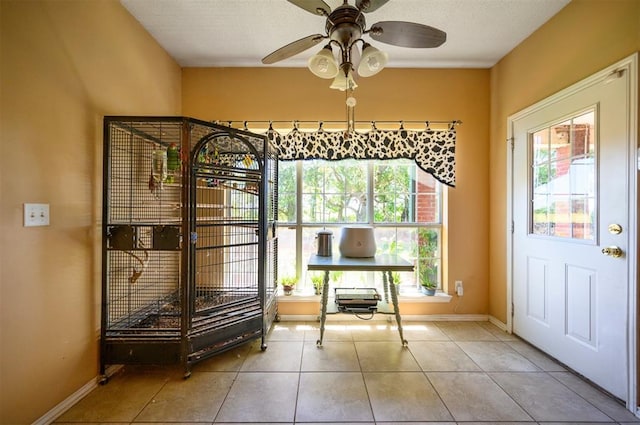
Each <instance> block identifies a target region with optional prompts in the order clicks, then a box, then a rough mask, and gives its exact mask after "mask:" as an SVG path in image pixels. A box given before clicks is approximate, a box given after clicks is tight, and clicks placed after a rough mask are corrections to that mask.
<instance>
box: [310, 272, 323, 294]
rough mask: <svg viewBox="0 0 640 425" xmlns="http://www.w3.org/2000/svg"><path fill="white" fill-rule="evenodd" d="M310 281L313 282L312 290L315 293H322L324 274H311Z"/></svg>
mask: <svg viewBox="0 0 640 425" xmlns="http://www.w3.org/2000/svg"><path fill="white" fill-rule="evenodd" d="M311 283H313V290H314V293H315V294H316V295H321V294H322V285H323V284H324V274H321V275H318V274H316V275H313V276H311Z"/></svg>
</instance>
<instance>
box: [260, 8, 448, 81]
mask: <svg viewBox="0 0 640 425" xmlns="http://www.w3.org/2000/svg"><path fill="white" fill-rule="evenodd" d="M288 1H289V2H290V3H293V4H294V5H296V6H298V7H300V8H302V9H304V10H306V11H307V12H310V13H313V14H314V15H320V16H324V17H325V18H326V25H325V30H326V34H324V35H323V34H313V35H309V36H307V37H304V38H301V39H299V40H296V41H294V42H292V43H289V44H287V45H286V46H283V47H281V48H279V49H278V50H276V51H274V52H273V53H270V54H269V55H267V56H265V57H264V58H263V59H262V63H263V64H265V65H269V64H273V63H276V62H279V61H281V60H284V59H287V58H290V57H291V56H294V55H297V54H298V53H301V52H303V51H305V50H307V49H309V48H311V47H313V46H315V45H316V44H318V43H320V42H321V41H322V40H325V39H329V42H328V43H327V44H326V45H325V46H324V47H323V48H322V50H320V52H318V53H317V54H316V55H314V56H312V57H311V58H310V59H309V61H308V66H309V69H310V70H311V72H313V73H314V74H315V75H317V76H318V77H320V78H327V79H330V78H333V79H334V81H333V83H332V84H331V88H334V89H339V90H343V91H344V90H353V89H354V88H356V87H357V85H356V82H355V79H354V73H357V74H358V75H360V76H362V77H369V76H372V75H375V74H377V73H378V72H380V71H381V70H382V69H383V68H384V66H385V65H386V64H387V60H388V55H387V54H386V53H385V52H382V51H380V50H378V49H376V48H375V47H373V46H372V45H371V44H369V43H367V42H366V41H364V40H363V39H362V36H363V35H365V34H368V35H369V36H370V37H371V38H372V39H374V40H376V41H379V42H381V43H386V44H391V45H394V46H400V47H414V48H431V47H438V46H440V45H441V44H442V43H444V42H445V41H446V39H447V34H446V33H445V32H444V31H441V30H439V29H437V28H433V27H430V26H428V25H423V24H418V23H413V22H403V21H381V22H376V23H375V24H373V25H371V27H370V28H369V29H367V25H366V21H365V16H364V14H365V13H369V12H373V11H375V10H378V9H379V8H380V7H381V6H384V4H385V3H387V2H388V1H389V0H356V1H355V6H352V5H350V4H349V2H348V0H344V2H343V4H342V5H340V6H338V7H336V8H335V9H334V10H331V7H329V5H327V3H325V2H324V0H288ZM357 42H362V53H361V52H360V50H358V48H357V46H356V43H357ZM333 45H335V46H337V47H338V50H339V55H338V58H339V62H338V61H336V60H335V57H334V55H333V48H332V46H333Z"/></svg>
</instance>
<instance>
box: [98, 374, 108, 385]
mask: <svg viewBox="0 0 640 425" xmlns="http://www.w3.org/2000/svg"><path fill="white" fill-rule="evenodd" d="M108 382H109V377H108V376H107V375H102V376H101V377H100V379H99V380H98V384H99V385H107V383H108Z"/></svg>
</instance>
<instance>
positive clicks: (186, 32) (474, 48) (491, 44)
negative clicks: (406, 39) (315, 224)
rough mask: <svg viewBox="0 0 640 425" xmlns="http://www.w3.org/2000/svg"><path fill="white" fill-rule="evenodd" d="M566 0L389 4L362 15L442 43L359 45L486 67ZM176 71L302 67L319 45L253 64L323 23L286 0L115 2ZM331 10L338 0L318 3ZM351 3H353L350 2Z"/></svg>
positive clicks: (406, 58)
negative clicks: (417, 27)
mask: <svg viewBox="0 0 640 425" xmlns="http://www.w3.org/2000/svg"><path fill="white" fill-rule="evenodd" d="M569 1H570V0H390V1H389V2H388V3H387V4H385V5H384V6H382V7H380V9H378V10H376V11H374V12H371V13H368V14H366V20H367V28H369V27H370V26H371V24H373V23H375V22H378V21H409V22H417V23H421V24H425V25H429V26H432V27H436V28H438V29H440V30H443V31H445V32H446V33H447V41H446V42H445V44H443V45H442V46H440V47H438V48H435V49H411V48H402V47H394V46H390V45H387V44H382V43H379V42H372V40H371V39H370V38H369V37H368V36H365V37H364V38H365V39H366V41H369V42H371V44H373V45H374V46H375V47H377V48H379V49H381V50H384V51H386V52H387V53H388V54H389V63H388V65H387V67H395V68H488V67H491V66H493V65H494V64H495V63H496V62H497V61H499V60H500V59H501V58H502V57H503V56H504V55H506V54H507V53H509V51H511V49H513V48H514V47H515V46H517V45H518V44H519V43H520V42H521V41H523V40H524V39H525V38H527V37H528V36H529V35H530V34H531V33H533V32H534V31H535V30H536V29H537V28H539V27H540V26H541V25H542V24H544V23H545V22H546V21H547V20H549V18H551V17H552V16H553V15H555V14H556V13H557V12H558V11H559V10H560V9H562V8H563V7H564V6H566V5H567V4H568V3H569ZM121 2H122V4H123V5H124V6H125V7H126V8H127V10H129V12H130V13H131V14H132V15H133V16H134V17H135V18H136V19H137V20H138V21H139V22H140V23H141V24H142V26H143V27H145V28H146V29H147V30H148V31H149V33H150V34H151V35H152V36H153V37H154V38H155V39H156V40H157V41H158V43H160V45H161V46H162V47H163V48H164V49H165V50H166V51H167V52H168V53H169V54H170V55H171V56H172V57H173V58H174V59H175V60H176V61H177V62H178V63H179V64H180V65H181V66H183V67H262V66H270V67H273V66H285V67H304V66H306V63H307V59H308V58H309V57H310V56H312V55H313V54H314V53H316V51H318V50H320V48H321V47H322V44H319V45H317V46H314V47H312V48H310V49H309V50H307V51H305V52H303V53H299V54H298V55H296V56H294V57H292V58H289V59H287V60H284V61H282V62H278V63H277V64H274V65H262V63H261V62H260V60H261V59H262V58H263V57H264V56H266V55H268V54H269V53H271V52H273V51H274V50H276V49H278V48H280V47H282V46H284V45H286V44H288V43H290V42H292V41H294V40H298V39H300V38H302V37H305V36H308V35H311V34H318V33H320V34H324V33H325V30H324V27H325V18H324V17H321V16H314V15H312V14H310V13H308V12H306V11H305V10H303V9H301V8H299V7H297V6H295V5H293V4H291V3H289V2H288V1H286V0H121ZM325 2H326V3H327V4H329V6H331V7H332V8H335V7H337V6H339V5H340V4H341V3H342V0H325ZM350 3H351V4H353V3H354V0H350Z"/></svg>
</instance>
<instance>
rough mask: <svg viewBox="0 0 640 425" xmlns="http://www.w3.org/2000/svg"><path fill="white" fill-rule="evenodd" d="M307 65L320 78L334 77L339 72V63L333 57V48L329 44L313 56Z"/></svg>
mask: <svg viewBox="0 0 640 425" xmlns="http://www.w3.org/2000/svg"><path fill="white" fill-rule="evenodd" d="M307 65H308V67H309V70H310V71H311V72H313V74H314V75H315V76H317V77H320V78H327V79H329V78H334V77H335V76H336V75H338V73H339V69H338V64H337V63H336V60H335V58H334V57H333V50H332V49H331V46H330V45H329V44H327V45H326V46H324V47H323V48H322V50H320V51H319V52H318V53H316V54H315V55H313V56H311V57H310V58H309V61H308V63H307Z"/></svg>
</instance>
